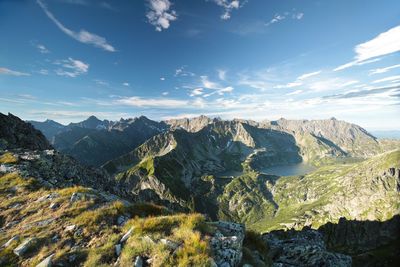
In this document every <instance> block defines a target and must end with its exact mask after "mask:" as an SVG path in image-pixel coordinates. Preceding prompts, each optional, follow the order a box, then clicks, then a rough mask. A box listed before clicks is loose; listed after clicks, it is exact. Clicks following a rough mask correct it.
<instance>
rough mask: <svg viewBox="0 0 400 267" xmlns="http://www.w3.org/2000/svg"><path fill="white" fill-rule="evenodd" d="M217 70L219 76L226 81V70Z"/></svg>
mask: <svg viewBox="0 0 400 267" xmlns="http://www.w3.org/2000/svg"><path fill="white" fill-rule="evenodd" d="M217 72H218V78H219V79H220V80H221V81H225V80H226V70H221V69H220V70H217Z"/></svg>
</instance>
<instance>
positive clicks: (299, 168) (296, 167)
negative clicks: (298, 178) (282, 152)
mask: <svg viewBox="0 0 400 267" xmlns="http://www.w3.org/2000/svg"><path fill="white" fill-rule="evenodd" d="M316 169H317V168H315V167H314V166H312V165H309V164H307V163H304V162H302V163H296V164H289V165H279V166H273V167H268V168H263V169H261V170H260V172H262V173H264V174H270V175H271V174H272V175H277V176H294V175H305V174H307V173H310V172H312V171H315V170H316Z"/></svg>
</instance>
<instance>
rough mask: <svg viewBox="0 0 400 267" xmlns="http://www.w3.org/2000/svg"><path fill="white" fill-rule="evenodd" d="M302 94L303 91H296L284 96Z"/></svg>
mask: <svg viewBox="0 0 400 267" xmlns="http://www.w3.org/2000/svg"><path fill="white" fill-rule="evenodd" d="M302 92H303V90H296V91H293V92H290V93H287V94H286V95H298V94H301V93H302Z"/></svg>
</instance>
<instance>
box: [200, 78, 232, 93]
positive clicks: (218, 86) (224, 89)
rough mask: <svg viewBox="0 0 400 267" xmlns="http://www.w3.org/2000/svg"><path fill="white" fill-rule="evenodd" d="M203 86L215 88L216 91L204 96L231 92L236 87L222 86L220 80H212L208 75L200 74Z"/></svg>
mask: <svg viewBox="0 0 400 267" xmlns="http://www.w3.org/2000/svg"><path fill="white" fill-rule="evenodd" d="M200 78H201V83H202V88H205V89H211V90H215V91H214V92H211V93H208V94H204V95H203V97H209V96H212V95H215V94H218V95H223V94H225V93H231V92H232V91H233V90H234V88H233V87H232V86H222V85H221V84H219V83H218V82H214V81H211V80H210V79H209V78H208V76H200Z"/></svg>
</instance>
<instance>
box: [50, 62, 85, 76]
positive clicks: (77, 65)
mask: <svg viewBox="0 0 400 267" xmlns="http://www.w3.org/2000/svg"><path fill="white" fill-rule="evenodd" d="M54 64H56V65H59V66H60V67H61V68H58V69H56V70H55V73H56V74H57V75H59V76H66V77H71V78H75V77H77V76H79V75H82V74H85V73H87V72H88V71H89V64H87V63H85V62H83V61H80V60H77V59H73V58H68V59H65V60H58V61H56V62H54Z"/></svg>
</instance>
